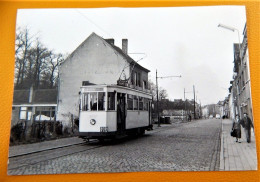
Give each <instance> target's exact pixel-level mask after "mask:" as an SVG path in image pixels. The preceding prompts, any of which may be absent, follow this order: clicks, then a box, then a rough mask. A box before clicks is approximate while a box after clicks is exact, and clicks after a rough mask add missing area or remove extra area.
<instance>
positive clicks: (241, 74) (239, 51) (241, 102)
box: [229, 25, 253, 119]
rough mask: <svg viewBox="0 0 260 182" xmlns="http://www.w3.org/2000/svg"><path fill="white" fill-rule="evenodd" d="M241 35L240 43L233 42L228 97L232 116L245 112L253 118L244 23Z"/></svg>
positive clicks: (241, 114) (241, 115)
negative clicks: (232, 74)
mask: <svg viewBox="0 0 260 182" xmlns="http://www.w3.org/2000/svg"><path fill="white" fill-rule="evenodd" d="M243 35H244V37H243V42H242V44H240V45H239V44H234V76H233V79H234V80H233V81H232V82H231V84H232V85H231V88H230V89H229V91H230V95H231V98H230V99H232V100H233V105H232V106H231V109H232V110H233V116H232V117H233V118H234V116H235V115H237V114H238V115H239V116H240V118H242V117H243V113H245V112H246V113H247V114H248V116H249V117H250V118H251V119H253V113H252V98H251V84H250V70H249V57H248V44H247V28H246V25H245V28H244V32H243ZM232 107H233V108H232Z"/></svg>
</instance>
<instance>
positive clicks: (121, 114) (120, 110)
mask: <svg viewBox="0 0 260 182" xmlns="http://www.w3.org/2000/svg"><path fill="white" fill-rule="evenodd" d="M125 97H126V94H124V93H117V131H118V132H119V133H122V132H124V131H125V125H126V112H127V111H126V98H125Z"/></svg>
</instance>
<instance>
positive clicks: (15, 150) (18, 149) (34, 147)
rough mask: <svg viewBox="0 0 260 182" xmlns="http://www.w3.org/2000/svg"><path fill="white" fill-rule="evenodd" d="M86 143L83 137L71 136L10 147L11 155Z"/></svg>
mask: <svg viewBox="0 0 260 182" xmlns="http://www.w3.org/2000/svg"><path fill="white" fill-rule="evenodd" d="M79 143H84V142H83V140H82V139H81V138H78V137H69V138H61V139H57V140H50V141H44V142H39V143H32V144H24V145H16V146H11V147H9V157H13V156H18V155H23V154H27V153H34V152H39V151H42V150H48V149H52V148H59V147H64V146H69V145H74V144H79Z"/></svg>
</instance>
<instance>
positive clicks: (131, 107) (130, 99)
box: [127, 94, 133, 110]
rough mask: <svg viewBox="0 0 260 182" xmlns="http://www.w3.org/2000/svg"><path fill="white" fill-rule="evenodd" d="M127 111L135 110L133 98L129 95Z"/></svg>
mask: <svg viewBox="0 0 260 182" xmlns="http://www.w3.org/2000/svg"><path fill="white" fill-rule="evenodd" d="M127 110H133V96H132V95H129V94H128V95H127Z"/></svg>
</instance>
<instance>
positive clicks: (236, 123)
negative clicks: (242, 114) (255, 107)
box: [232, 115, 241, 143]
mask: <svg viewBox="0 0 260 182" xmlns="http://www.w3.org/2000/svg"><path fill="white" fill-rule="evenodd" d="M232 131H233V132H234V137H236V142H238V143H241V141H240V138H241V123H240V119H239V116H238V115H236V118H235V119H234V120H233V125H232Z"/></svg>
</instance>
